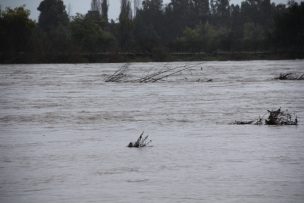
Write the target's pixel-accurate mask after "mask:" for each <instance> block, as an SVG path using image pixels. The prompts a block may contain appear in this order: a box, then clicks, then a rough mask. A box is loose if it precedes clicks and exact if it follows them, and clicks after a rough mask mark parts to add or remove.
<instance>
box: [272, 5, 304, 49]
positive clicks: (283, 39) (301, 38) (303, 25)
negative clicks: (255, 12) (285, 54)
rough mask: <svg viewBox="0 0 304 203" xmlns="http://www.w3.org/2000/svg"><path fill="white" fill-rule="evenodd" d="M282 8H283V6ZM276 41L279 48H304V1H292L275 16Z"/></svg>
mask: <svg viewBox="0 0 304 203" xmlns="http://www.w3.org/2000/svg"><path fill="white" fill-rule="evenodd" d="M281 9H282V8H281ZM274 21H275V30H274V40H275V41H274V42H275V44H276V45H277V48H281V49H282V48H288V49H291V50H297V51H303V50H304V2H301V4H300V5H299V4H298V3H295V2H290V3H289V7H288V8H287V9H284V10H283V11H281V12H278V13H277V15H276V16H275V19H274Z"/></svg>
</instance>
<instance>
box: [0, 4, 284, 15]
mask: <svg viewBox="0 0 304 203" xmlns="http://www.w3.org/2000/svg"><path fill="white" fill-rule="evenodd" d="M120 1H121V0H109V1H108V2H109V5H110V7H109V18H110V19H113V20H116V19H117V18H118V15H119V11H120ZM287 1H288V0H274V1H273V2H276V3H286V2H287ZM40 2H41V0H0V5H1V8H2V9H4V8H5V7H12V8H14V7H17V6H20V5H23V4H25V5H26V8H28V9H29V10H31V18H33V19H35V20H37V19H38V15H39V12H38V11H37V7H38V6H39V4H40ZM132 2H133V0H132ZM163 2H164V4H166V3H168V2H170V0H163ZM240 2H241V0H230V3H234V4H239V3H240ZM64 3H65V5H66V7H67V8H70V10H71V15H74V14H75V13H82V14H85V13H86V12H87V11H88V10H89V9H90V5H91V0H64Z"/></svg>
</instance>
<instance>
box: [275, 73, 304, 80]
mask: <svg viewBox="0 0 304 203" xmlns="http://www.w3.org/2000/svg"><path fill="white" fill-rule="evenodd" d="M275 79H276V80H304V74H299V73H281V74H280V76H279V77H276V78H275Z"/></svg>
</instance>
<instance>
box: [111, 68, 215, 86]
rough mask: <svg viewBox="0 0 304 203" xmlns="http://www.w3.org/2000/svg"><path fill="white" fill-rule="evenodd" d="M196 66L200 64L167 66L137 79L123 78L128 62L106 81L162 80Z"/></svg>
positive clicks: (135, 81)
mask: <svg viewBox="0 0 304 203" xmlns="http://www.w3.org/2000/svg"><path fill="white" fill-rule="evenodd" d="M194 66H198V65H192V66H186V65H182V66H177V67H173V68H167V69H166V70H160V71H157V72H154V73H152V74H148V75H146V76H144V77H142V78H139V79H136V80H129V81H128V80H123V79H124V78H125V77H126V74H125V72H126V71H127V69H128V64H126V65H124V66H122V67H121V68H119V69H118V70H117V71H116V72H115V73H113V74H112V75H110V76H109V77H107V78H106V80H105V82H134V83H137V82H138V83H155V82H158V81H160V80H163V79H165V78H168V77H170V76H173V75H176V74H178V73H181V72H182V71H185V70H188V69H190V68H193V67H194ZM211 81H212V80H208V82H211Z"/></svg>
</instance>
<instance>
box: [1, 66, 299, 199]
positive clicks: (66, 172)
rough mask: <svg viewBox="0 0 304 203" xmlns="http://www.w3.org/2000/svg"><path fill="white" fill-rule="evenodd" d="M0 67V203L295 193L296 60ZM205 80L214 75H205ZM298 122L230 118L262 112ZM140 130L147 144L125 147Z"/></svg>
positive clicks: (268, 196)
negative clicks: (122, 71) (292, 75)
mask: <svg viewBox="0 0 304 203" xmlns="http://www.w3.org/2000/svg"><path fill="white" fill-rule="evenodd" d="M121 66H123V64H57V65H56V64H55V65H0V202H1V203H42V202H43V203H53V202H56V203H71V202H81V203H86V202H90V203H91V202H93V203H95V202H96V203H97V202H98V203H99V202H208V203H209V202H229V203H230V202H239V203H244V202H246V203H269V202H274V203H280V202H282V203H286V202H289V203H291V202H292V203H293V202H295V203H303V202H304V81H278V80H273V78H274V77H277V76H278V75H279V74H280V73H286V72H296V73H304V61H303V60H294V61H244V62H205V63H203V62H191V63H188V62H184V63H183V62H178V63H131V64H128V69H127V72H126V78H127V79H128V80H134V79H138V78H141V77H143V76H145V75H147V74H151V73H153V72H155V71H157V70H160V69H165V68H170V67H178V66H181V67H182V66H186V67H187V66H189V67H191V68H190V69H189V70H185V71H182V72H180V73H178V74H176V75H172V76H171V77H168V78H165V79H164V80H161V81H158V82H156V83H146V84H142V83H137V82H121V83H106V82H104V81H105V79H106V78H107V76H109V75H111V74H112V73H114V72H115V71H116V70H117V69H119V68H120V67H121ZM209 79H212V82H206V81H208V80H209ZM279 107H281V108H282V109H283V110H285V109H288V111H289V112H292V113H295V114H296V115H297V116H298V120H299V125H298V126H279V127H271V126H264V125H262V126H255V125H245V126H236V125H231V124H230V123H231V122H234V121H235V120H251V119H256V118H258V117H259V116H261V117H262V116H265V113H267V110H268V109H269V110H275V109H278V108H279ZM142 131H145V134H146V135H150V139H152V143H151V145H150V146H149V147H145V148H140V149H135V148H127V147H126V145H127V144H128V143H129V142H130V141H135V140H136V139H137V137H138V136H139V134H140V133H141V132H142Z"/></svg>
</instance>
